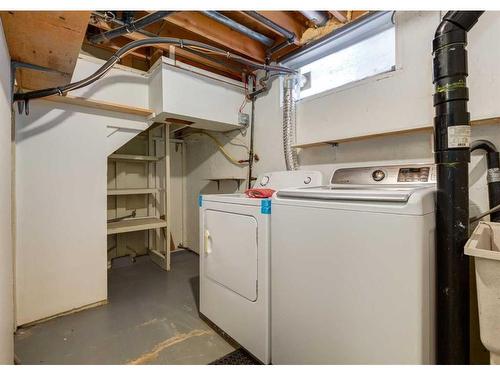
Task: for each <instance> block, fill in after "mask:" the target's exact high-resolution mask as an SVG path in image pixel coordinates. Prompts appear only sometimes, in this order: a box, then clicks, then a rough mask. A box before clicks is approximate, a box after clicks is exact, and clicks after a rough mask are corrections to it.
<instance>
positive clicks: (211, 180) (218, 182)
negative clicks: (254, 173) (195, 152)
mask: <svg viewBox="0 0 500 375" xmlns="http://www.w3.org/2000/svg"><path fill="white" fill-rule="evenodd" d="M206 180H207V181H210V182H217V190H220V183H221V181H234V182H236V188H237V189H238V190H239V188H240V184H241V182H242V181H246V178H245V177H232V176H230V177H211V178H207V179H206Z"/></svg>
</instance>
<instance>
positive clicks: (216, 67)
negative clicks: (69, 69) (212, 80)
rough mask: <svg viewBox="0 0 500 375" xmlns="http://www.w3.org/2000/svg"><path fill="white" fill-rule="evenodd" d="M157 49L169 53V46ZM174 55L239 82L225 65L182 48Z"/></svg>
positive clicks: (134, 36) (95, 22)
mask: <svg viewBox="0 0 500 375" xmlns="http://www.w3.org/2000/svg"><path fill="white" fill-rule="evenodd" d="M90 23H91V24H92V25H93V26H96V27H98V28H100V29H102V30H110V29H111V27H110V26H109V25H108V24H107V23H106V22H103V21H100V20H92V19H91V21H90ZM124 37H126V38H127V39H130V40H142V39H147V38H148V37H147V36H145V35H143V34H140V33H137V32H133V33H130V34H126V35H124ZM157 48H158V49H161V50H162V51H165V52H167V54H169V53H170V45H167V44H166V45H159V46H158V47H157ZM175 55H176V58H178V59H179V60H180V61H183V62H185V63H187V64H191V65H193V66H196V67H201V68H202V69H207V70H212V71H214V72H215V73H217V74H222V75H224V76H227V77H230V78H233V79H238V80H241V75H240V73H239V72H237V71H235V70H233V69H231V68H229V67H227V66H225V65H222V64H219V63H217V62H214V61H211V60H209V59H207V58H203V57H201V56H198V55H196V54H194V53H190V52H189V51H186V50H184V49H182V48H175ZM236 66H240V65H238V64H236Z"/></svg>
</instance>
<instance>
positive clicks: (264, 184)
mask: <svg viewBox="0 0 500 375" xmlns="http://www.w3.org/2000/svg"><path fill="white" fill-rule="evenodd" d="M268 183H269V176H264V177H262V179H261V180H260V184H261V185H262V186H266V185H267V184H268Z"/></svg>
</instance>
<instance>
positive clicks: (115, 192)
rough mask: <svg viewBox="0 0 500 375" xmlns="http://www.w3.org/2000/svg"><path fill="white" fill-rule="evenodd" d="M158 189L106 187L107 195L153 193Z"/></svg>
mask: <svg viewBox="0 0 500 375" xmlns="http://www.w3.org/2000/svg"><path fill="white" fill-rule="evenodd" d="M158 190H159V189H156V188H143V189H108V195H131V194H153V193H157V192H158Z"/></svg>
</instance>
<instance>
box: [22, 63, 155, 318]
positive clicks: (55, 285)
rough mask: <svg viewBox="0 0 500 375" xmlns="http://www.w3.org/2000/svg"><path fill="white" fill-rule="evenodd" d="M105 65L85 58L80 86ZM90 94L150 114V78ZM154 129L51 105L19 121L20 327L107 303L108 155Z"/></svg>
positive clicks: (101, 85)
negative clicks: (97, 303) (148, 88)
mask: <svg viewBox="0 0 500 375" xmlns="http://www.w3.org/2000/svg"><path fill="white" fill-rule="evenodd" d="M101 63H102V62H100V61H92V59H88V58H80V59H79V61H78V63H77V67H76V72H75V77H74V80H76V79H78V78H80V77H81V76H84V75H86V74H88V73H90V72H92V71H94V70H95V69H96V68H97V67H98V66H99V65H100V64H101ZM82 72H83V73H82ZM84 91H85V92H79V93H73V94H75V95H82V96H87V97H92V98H98V99H101V100H105V101H109V102H114V103H122V104H128V105H133V106H138V107H145V108H147V102H148V90H147V79H146V78H144V77H143V76H141V75H137V74H135V75H134V73H130V72H128V71H123V70H121V69H116V70H113V72H111V73H110V74H109V75H108V76H107V77H105V78H104V79H102V80H100V81H99V82H98V84H96V85H93V86H90V87H89V88H87V89H86V90H84ZM137 93H139V95H138V96H135V94H137ZM147 127H148V124H147V123H146V122H145V121H144V119H142V118H137V117H134V116H127V115H122V114H118V113H113V112H108V111H101V110H95V109H90V108H83V107H77V106H72V105H66V104H54V103H51V102H47V101H43V100H37V101H32V102H31V103H30V114H29V116H25V115H24V114H23V115H16V202H17V207H16V229H17V230H16V268H15V271H16V272H15V275H16V324H17V325H23V324H26V323H29V322H33V321H36V320H39V319H43V318H46V317H49V316H52V315H55V314H59V313H62V312H66V311H69V310H72V309H75V308H79V307H82V306H85V305H89V304H93V303H96V302H99V301H102V300H105V299H106V298H107V279H106V276H107V264H106V263H107V262H106V207H107V204H106V185H107V181H106V175H107V174H106V165H107V156H108V154H109V153H111V152H113V151H114V150H115V149H116V148H118V147H120V146H121V145H123V144H124V143H125V142H127V141H128V140H130V139H131V138H132V137H134V136H135V135H136V134H137V133H139V132H140V131H142V130H144V129H146V128H147Z"/></svg>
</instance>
